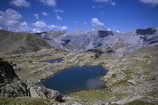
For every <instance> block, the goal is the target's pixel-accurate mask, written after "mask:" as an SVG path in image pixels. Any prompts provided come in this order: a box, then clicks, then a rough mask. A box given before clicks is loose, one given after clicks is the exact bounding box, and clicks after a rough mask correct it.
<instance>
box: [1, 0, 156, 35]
mask: <svg viewBox="0 0 158 105" xmlns="http://www.w3.org/2000/svg"><path fill="white" fill-rule="evenodd" d="M157 11H158V0H1V4H0V29H5V30H11V31H18V32H24V31H25V32H47V31H54V30H62V31H63V30H64V31H68V32H75V31H79V30H80V31H82V30H84V31H87V30H95V29H98V28H99V29H100V28H101V29H102V28H106V29H108V30H114V31H118V32H129V31H133V30H135V29H137V28H148V27H157V26H158V21H157V18H158V13H157Z"/></svg>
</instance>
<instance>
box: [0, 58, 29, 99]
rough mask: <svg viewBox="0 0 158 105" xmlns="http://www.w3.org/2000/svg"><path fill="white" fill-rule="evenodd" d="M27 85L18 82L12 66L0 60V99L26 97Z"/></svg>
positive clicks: (27, 93)
mask: <svg viewBox="0 0 158 105" xmlns="http://www.w3.org/2000/svg"><path fill="white" fill-rule="evenodd" d="M28 95H29V92H28V90H27V85H26V84H25V83H23V82H22V81H20V80H19V78H18V76H17V75H16V73H15V72H14V69H13V67H12V65H10V64H9V63H8V62H6V61H3V60H2V59H1V60H0V97H19V96H28Z"/></svg>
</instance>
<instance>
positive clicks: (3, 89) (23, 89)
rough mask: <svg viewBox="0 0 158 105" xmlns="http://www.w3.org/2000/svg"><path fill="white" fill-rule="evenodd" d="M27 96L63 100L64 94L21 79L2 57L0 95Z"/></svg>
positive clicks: (0, 60)
mask: <svg viewBox="0 0 158 105" xmlns="http://www.w3.org/2000/svg"><path fill="white" fill-rule="evenodd" d="M25 96H28V97H33V98H43V99H55V100H57V101H62V95H61V94H60V93H59V92H58V91H56V90H51V89H47V88H44V87H40V86H36V85H34V84H31V83H28V82H23V81H22V80H20V79H19V77H18V76H17V75H16V73H15V71H14V69H13V67H12V65H11V64H9V63H8V62H7V61H3V60H2V59H0V97H3V98H4V97H25Z"/></svg>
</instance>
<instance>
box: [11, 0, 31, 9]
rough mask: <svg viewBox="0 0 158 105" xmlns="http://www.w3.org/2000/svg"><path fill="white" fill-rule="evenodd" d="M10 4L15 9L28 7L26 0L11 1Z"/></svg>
mask: <svg viewBox="0 0 158 105" xmlns="http://www.w3.org/2000/svg"><path fill="white" fill-rule="evenodd" d="M10 4H12V5H14V6H17V7H29V6H30V3H29V2H28V1H27V0H12V1H11V2H10Z"/></svg>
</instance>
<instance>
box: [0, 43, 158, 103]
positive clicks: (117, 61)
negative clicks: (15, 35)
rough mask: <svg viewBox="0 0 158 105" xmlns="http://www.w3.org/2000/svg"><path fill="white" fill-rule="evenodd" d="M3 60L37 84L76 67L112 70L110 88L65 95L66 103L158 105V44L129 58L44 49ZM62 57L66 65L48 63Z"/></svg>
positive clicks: (7, 56)
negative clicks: (97, 67) (12, 64)
mask: <svg viewBox="0 0 158 105" xmlns="http://www.w3.org/2000/svg"><path fill="white" fill-rule="evenodd" d="M3 58H4V59H7V60H9V61H10V62H14V63H15V64H17V66H15V68H16V72H17V74H18V75H19V77H20V78H21V79H22V80H29V81H31V82H33V83H38V82H39V80H41V79H46V78H48V77H49V76H53V75H54V74H56V73H58V72H61V71H63V70H64V69H65V68H70V67H74V66H84V65H102V66H103V67H105V68H106V69H108V73H107V75H106V76H105V77H104V78H102V79H103V80H105V83H106V85H107V88H105V89H102V90H90V91H81V92H77V93H73V94H69V95H67V96H65V99H66V103H62V104H66V105H68V103H69V104H70V103H71V104H72V103H73V104H83V105H104V104H105V105H117V104H118V105H158V66H157V63H158V45H155V46H151V47H148V48H142V49H139V50H137V51H135V52H133V53H131V54H128V55H126V56H114V55H110V54H103V55H101V56H100V57H99V58H96V56H95V53H92V52H85V53H68V52H66V51H63V50H59V49H49V50H48V49H43V50H41V51H38V52H33V53H27V54H24V55H23V54H22V55H6V56H3ZM58 58H63V59H64V62H62V63H54V64H49V63H47V61H48V60H50V59H58ZM0 102H1V101H0ZM7 102H8V101H7ZM26 105H35V104H26ZM39 105H40V104H39ZM42 105H45V104H42Z"/></svg>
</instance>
